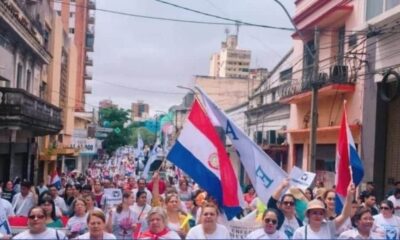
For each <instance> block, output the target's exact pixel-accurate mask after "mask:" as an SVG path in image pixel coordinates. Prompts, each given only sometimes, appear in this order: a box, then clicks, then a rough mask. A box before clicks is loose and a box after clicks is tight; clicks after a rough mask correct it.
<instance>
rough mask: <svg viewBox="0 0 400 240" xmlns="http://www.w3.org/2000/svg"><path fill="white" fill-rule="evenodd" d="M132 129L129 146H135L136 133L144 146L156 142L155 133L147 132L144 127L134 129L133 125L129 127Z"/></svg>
mask: <svg viewBox="0 0 400 240" xmlns="http://www.w3.org/2000/svg"><path fill="white" fill-rule="evenodd" d="M131 126H133V127H132V138H131V142H130V144H131V145H133V146H136V144H137V136H138V132H139V133H140V136H141V138H142V140H143V143H144V144H145V145H149V146H150V145H153V144H154V142H155V140H156V135H155V133H153V132H151V131H149V130H148V129H147V128H146V127H135V125H133V124H132V125H131Z"/></svg>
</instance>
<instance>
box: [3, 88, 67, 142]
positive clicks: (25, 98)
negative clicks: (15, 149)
mask: <svg viewBox="0 0 400 240" xmlns="http://www.w3.org/2000/svg"><path fill="white" fill-rule="evenodd" d="M0 97H1V101H0V128H3V129H7V128H13V129H20V130H29V131H32V132H33V134H34V136H44V135H48V134H56V133H58V132H59V131H61V129H62V128H63V126H62V121H61V109H60V108H58V107H56V106H54V105H52V104H49V103H47V102H46V101H44V100H43V99H40V98H39V97H36V96H34V95H32V94H30V93H28V92H27V91H25V90H23V89H17V88H4V87H0Z"/></svg>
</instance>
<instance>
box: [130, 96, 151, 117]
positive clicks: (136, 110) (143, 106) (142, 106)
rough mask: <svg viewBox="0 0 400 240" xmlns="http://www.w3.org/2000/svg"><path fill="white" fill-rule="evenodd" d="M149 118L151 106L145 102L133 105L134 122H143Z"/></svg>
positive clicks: (132, 115)
mask: <svg viewBox="0 0 400 240" xmlns="http://www.w3.org/2000/svg"><path fill="white" fill-rule="evenodd" d="M147 118H149V104H147V103H144V102H143V101H138V102H136V103H132V105H131V119H132V121H141V120H145V119H147Z"/></svg>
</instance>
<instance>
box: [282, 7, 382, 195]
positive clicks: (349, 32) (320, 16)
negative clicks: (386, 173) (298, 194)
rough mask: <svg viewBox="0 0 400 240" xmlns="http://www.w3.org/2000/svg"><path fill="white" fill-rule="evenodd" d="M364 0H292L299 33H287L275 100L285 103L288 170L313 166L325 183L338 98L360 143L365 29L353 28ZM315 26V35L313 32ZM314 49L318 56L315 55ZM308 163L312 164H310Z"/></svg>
mask: <svg viewBox="0 0 400 240" xmlns="http://www.w3.org/2000/svg"><path fill="white" fill-rule="evenodd" d="M364 2H366V1H349V0H297V1H295V4H296V10H295V16H294V18H293V19H294V23H295V24H296V26H297V28H298V29H299V31H300V32H301V34H298V32H296V33H295V34H294V35H293V38H294V50H293V55H294V56H295V57H294V58H295V59H294V64H293V66H292V78H291V81H290V84H289V85H288V86H287V87H286V88H285V89H284V90H283V92H282V95H281V96H280V97H281V98H280V101H281V103H286V104H290V120H289V123H288V127H287V130H286V133H287V136H288V143H289V162H288V167H289V169H290V168H291V166H293V165H295V166H299V167H302V168H304V169H308V170H312V171H316V172H317V179H319V180H322V181H324V182H325V183H326V185H327V187H329V186H331V185H332V184H333V182H334V179H333V178H334V171H335V158H336V143H337V141H338V133H339V129H340V117H341V114H342V111H343V101H344V100H346V101H347V114H348V121H349V124H350V128H351V131H352V134H353V137H354V140H355V143H356V145H357V146H358V149H363V148H364V147H363V146H361V126H362V124H363V120H364V119H363V116H362V110H363V103H362V96H363V93H364V83H365V81H364V74H363V71H364V67H365V61H364V60H365V54H363V53H364V52H365V51H364V50H365V48H364V47H363V44H364V41H365V38H366V34H365V33H363V32H359V31H358V30H359V29H358V28H359V25H360V23H362V22H363V17H364V14H362V13H363V11H364V10H363V3H364ZM368 2H373V1H368ZM377 2H382V1H377ZM315 28H317V29H318V31H317V33H318V32H319V34H315V31H314V29H315ZM315 40H317V41H315ZM318 43H319V44H318ZM310 51H311V53H310ZM317 51H318V53H319V59H316V57H315V56H316V55H315V53H316V52H317ZM363 51H364V52H363ZM315 66H318V72H317V74H313V72H314V70H315V69H314V67H315ZM315 72H316V71H315ZM314 84H316V86H317V87H318V98H317V111H318V120H317V122H318V123H317V130H316V132H317V138H316V143H317V145H316V162H314V163H311V162H310V159H311V154H310V129H311V121H310V118H311V115H310V114H311V101H312V94H311V89H312V86H313V85H314ZM312 166H315V169H311V168H312Z"/></svg>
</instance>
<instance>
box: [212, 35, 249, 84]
mask: <svg viewBox="0 0 400 240" xmlns="http://www.w3.org/2000/svg"><path fill="white" fill-rule="evenodd" d="M237 45H238V41H237V35H228V36H227V39H226V41H224V42H222V43H221V50H220V51H219V53H214V54H213V55H212V56H211V59H210V72H209V75H210V76H211V77H223V78H224V77H226V78H246V79H247V78H248V77H249V68H250V60H251V51H249V50H243V49H238V47H237Z"/></svg>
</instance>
